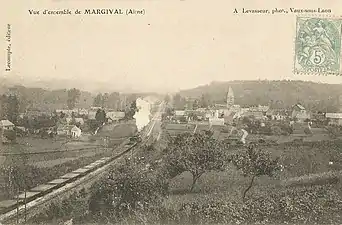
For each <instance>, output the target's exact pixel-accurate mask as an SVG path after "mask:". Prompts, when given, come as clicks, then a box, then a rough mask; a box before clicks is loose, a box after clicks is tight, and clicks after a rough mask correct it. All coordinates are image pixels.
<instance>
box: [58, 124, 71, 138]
mask: <svg viewBox="0 0 342 225" xmlns="http://www.w3.org/2000/svg"><path fill="white" fill-rule="evenodd" d="M73 127H74V126H73V125H60V126H58V127H57V135H60V136H70V135H71V129H72V128H73Z"/></svg>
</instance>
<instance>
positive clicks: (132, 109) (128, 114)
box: [125, 100, 138, 119]
mask: <svg viewBox="0 0 342 225" xmlns="http://www.w3.org/2000/svg"><path fill="white" fill-rule="evenodd" d="M137 111H138V108H137V102H136V100H134V101H133V102H132V103H131V105H130V107H129V109H128V110H127V111H126V113H125V117H126V118H127V119H133V116H134V115H135V113H136V112H137Z"/></svg>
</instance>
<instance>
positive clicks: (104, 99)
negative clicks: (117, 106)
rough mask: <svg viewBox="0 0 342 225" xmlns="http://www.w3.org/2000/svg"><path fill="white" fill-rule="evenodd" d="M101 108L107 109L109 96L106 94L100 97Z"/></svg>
mask: <svg viewBox="0 0 342 225" xmlns="http://www.w3.org/2000/svg"><path fill="white" fill-rule="evenodd" d="M101 107H102V108H105V107H107V108H108V107H109V94H108V93H104V95H103V96H102V103H101Z"/></svg>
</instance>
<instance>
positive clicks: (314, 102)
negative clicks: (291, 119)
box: [179, 80, 342, 112]
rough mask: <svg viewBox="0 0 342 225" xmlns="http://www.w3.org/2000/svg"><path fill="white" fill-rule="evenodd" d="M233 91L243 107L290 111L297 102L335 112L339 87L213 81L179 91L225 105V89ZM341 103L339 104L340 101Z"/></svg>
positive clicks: (336, 85) (341, 85) (296, 83)
mask: <svg viewBox="0 0 342 225" xmlns="http://www.w3.org/2000/svg"><path fill="white" fill-rule="evenodd" d="M229 86H230V87H232V89H233V91H234V97H235V104H240V105H242V106H251V105H258V104H260V105H271V107H272V108H289V107H291V106H292V105H294V104H296V103H298V102H299V103H302V104H303V105H304V106H305V107H307V108H310V109H312V110H319V111H326V110H327V111H332V112H333V111H336V110H338V108H339V107H338V106H339V102H341V101H339V96H340V95H342V84H325V83H314V82H307V81H290V80H281V81H269V80H254V81H229V82H212V83H210V84H209V85H204V86H199V87H196V88H193V89H188V90H182V91H180V92H179V93H180V95H181V96H183V97H191V98H199V97H200V96H201V95H202V94H208V95H209V97H210V100H211V101H213V102H215V103H224V102H225V98H226V93H227V91H228V88H229ZM341 103H342V102H341Z"/></svg>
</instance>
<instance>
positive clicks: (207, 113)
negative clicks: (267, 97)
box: [173, 87, 342, 126]
mask: <svg viewBox="0 0 342 225" xmlns="http://www.w3.org/2000/svg"><path fill="white" fill-rule="evenodd" d="M234 100H235V98H234V92H233V90H232V88H231V87H229V90H228V92H227V96H226V104H216V105H215V106H213V107H211V108H209V109H206V108H199V109H196V110H176V111H175V113H174V117H173V120H174V121H175V122H180V121H181V120H180V118H183V122H184V118H185V120H186V122H191V121H194V120H197V121H205V122H208V123H209V125H224V124H232V123H233V121H234V120H237V119H239V118H243V117H253V118H254V119H256V120H265V121H266V120H273V121H293V122H294V123H306V122H308V121H315V120H321V121H323V120H328V121H329V122H328V123H329V125H338V126H342V110H341V112H339V113H324V114H323V113H321V114H319V113H312V112H310V111H308V110H307V109H306V108H305V107H304V106H303V105H301V104H295V105H294V106H293V107H292V109H290V110H287V109H271V108H270V107H269V106H266V105H265V106H264V105H257V106H252V107H246V108H244V107H241V106H240V105H236V104H235V102H234ZM341 102H342V99H341Z"/></svg>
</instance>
